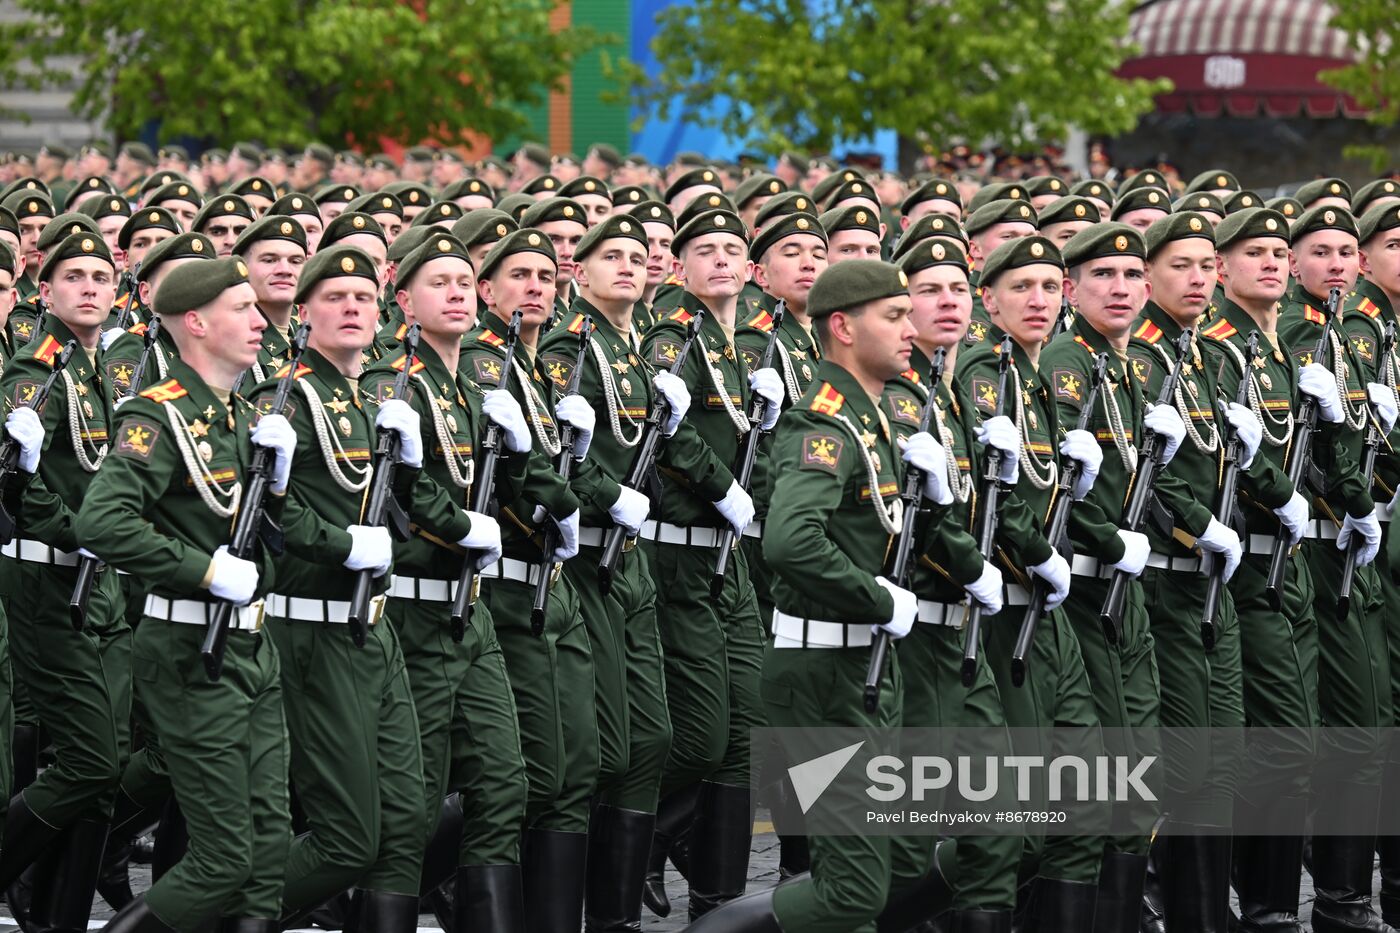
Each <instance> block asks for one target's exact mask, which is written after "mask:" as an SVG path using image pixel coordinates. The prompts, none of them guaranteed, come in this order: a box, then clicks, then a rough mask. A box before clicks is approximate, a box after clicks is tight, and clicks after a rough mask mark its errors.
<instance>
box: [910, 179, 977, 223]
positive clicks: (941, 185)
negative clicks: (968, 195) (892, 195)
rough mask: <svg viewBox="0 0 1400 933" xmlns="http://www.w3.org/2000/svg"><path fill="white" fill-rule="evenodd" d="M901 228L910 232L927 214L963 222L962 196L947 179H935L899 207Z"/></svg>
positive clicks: (926, 183) (917, 189)
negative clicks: (946, 216)
mask: <svg viewBox="0 0 1400 933" xmlns="http://www.w3.org/2000/svg"><path fill="white" fill-rule="evenodd" d="M899 214H900V219H899V228H900V229H901V230H908V229H909V228H910V227H911V226H912V225H913V224H914V223H916V222H917V221H918V219H919V218H920V217H923V216H924V215H925V214H947V215H948V216H950V217H952V218H953V219H954V220H962V214H963V203H962V195H960V194H958V189H957V186H956V185H954V184H953V183H952V182H950V181H948V180H947V179H946V178H934V179H932V180H930V181H926V182H924V183H923V184H922V185H920V186H919V187H917V188H915V189H914V190H913V191H911V192H910V193H909V195H908V196H907V197H906V198H905V199H904V200H903V201H901V202H900V205H899Z"/></svg>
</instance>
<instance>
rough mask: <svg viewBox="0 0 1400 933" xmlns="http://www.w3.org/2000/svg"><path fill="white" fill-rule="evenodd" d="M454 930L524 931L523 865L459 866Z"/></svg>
mask: <svg viewBox="0 0 1400 933" xmlns="http://www.w3.org/2000/svg"><path fill="white" fill-rule="evenodd" d="M452 901H453V904H454V905H455V906H454V910H453V914H452V926H450V927H444V928H443V929H445V930H449V931H450V933H523V931H524V930H525V899H524V896H523V895H522V894H521V887H520V866H519V865H469V866H467V867H465V868H459V869H457V883H456V887H455V890H454V892H453V896H452Z"/></svg>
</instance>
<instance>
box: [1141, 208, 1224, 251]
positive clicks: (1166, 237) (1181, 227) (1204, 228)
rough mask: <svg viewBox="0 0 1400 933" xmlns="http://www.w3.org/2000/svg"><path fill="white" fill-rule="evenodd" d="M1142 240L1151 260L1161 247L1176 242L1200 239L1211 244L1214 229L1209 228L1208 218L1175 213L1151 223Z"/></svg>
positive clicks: (1189, 213)
mask: <svg viewBox="0 0 1400 933" xmlns="http://www.w3.org/2000/svg"><path fill="white" fill-rule="evenodd" d="M1191 197H1193V196H1188V198H1187V200H1190V198H1191ZM1142 239H1143V242H1144V243H1145V244H1146V246H1147V255H1148V258H1151V257H1152V256H1155V255H1156V254H1157V251H1158V250H1160V249H1161V248H1162V247H1164V246H1166V245H1167V244H1169V243H1175V242H1176V241H1177V240H1193V239H1200V240H1209V241H1210V242H1211V243H1212V244H1213V243H1215V228H1214V227H1213V226H1211V223H1210V220H1209V219H1208V218H1206V217H1202V216H1201V215H1200V214H1198V213H1196V212H1195V211H1177V212H1176V213H1174V214H1168V215H1167V216H1166V217H1162V218H1160V219H1158V220H1155V221H1153V222H1152V226H1150V227H1148V228H1147V232H1146V233H1144V234H1143V237H1142Z"/></svg>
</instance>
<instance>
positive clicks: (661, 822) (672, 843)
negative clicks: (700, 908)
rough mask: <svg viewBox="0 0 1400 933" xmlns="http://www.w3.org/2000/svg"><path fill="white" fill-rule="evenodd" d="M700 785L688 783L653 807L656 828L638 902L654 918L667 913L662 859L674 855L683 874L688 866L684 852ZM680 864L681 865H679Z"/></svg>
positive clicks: (669, 907)
mask: <svg viewBox="0 0 1400 933" xmlns="http://www.w3.org/2000/svg"><path fill="white" fill-rule="evenodd" d="M700 790H701V785H700V784H698V783H697V784H692V785H691V786H689V787H683V788H681V789H680V790H678V791H673V792H672V793H669V794H667V795H666V796H665V797H662V798H661V802H660V804H659V805H658V806H657V808H656V830H655V832H654V834H653V836H652V841H651V853H650V854H649V855H648V856H647V873H646V882H645V884H643V886H642V903H643V904H645V905H646V908H647V910H649V911H651V912H652V913H654V914H656V916H658V917H666V916H668V915H669V914H670V913H671V901H670V899H669V898H668V897H667V896H666V859H667V857H668V856H670V855H672V854H673V853H674V854H675V856H676V858H677V859H678V861H679V862H680V864H677V865H676V870H677V871H679V872H680V873H681V875H682V876H683V877H684V876H686V869H687V868H688V867H689V862H688V859H687V858H686V857H685V855H684V853H688V851H689V842H690V839H689V837H690V824H691V822H692V821H693V820H694V819H695V808H696V805H697V804H698V803H699V800H700ZM682 866H684V867H682Z"/></svg>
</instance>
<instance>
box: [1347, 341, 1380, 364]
mask: <svg viewBox="0 0 1400 933" xmlns="http://www.w3.org/2000/svg"><path fill="white" fill-rule="evenodd" d="M1351 345H1352V348H1353V349H1355V350H1356V354H1357V356H1359V357H1361V358H1362V359H1363V360H1365V361H1366V362H1368V363H1370V362H1372V361H1373V360H1374V359H1375V354H1374V353H1373V352H1372V349H1371V341H1369V340H1367V339H1366V338H1365V337H1362V336H1360V335H1357V336H1355V337H1352V338H1351Z"/></svg>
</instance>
